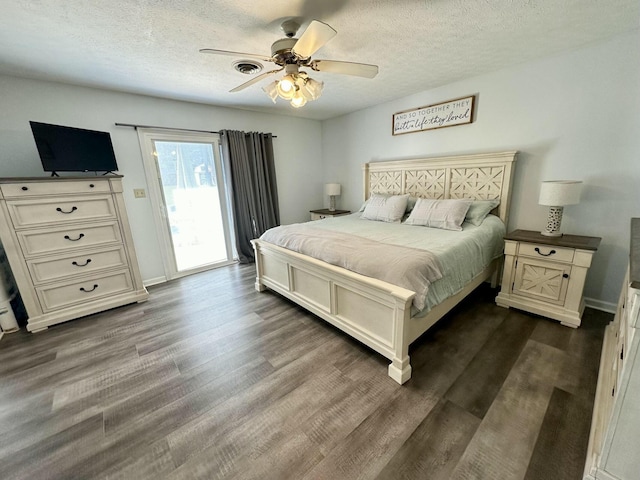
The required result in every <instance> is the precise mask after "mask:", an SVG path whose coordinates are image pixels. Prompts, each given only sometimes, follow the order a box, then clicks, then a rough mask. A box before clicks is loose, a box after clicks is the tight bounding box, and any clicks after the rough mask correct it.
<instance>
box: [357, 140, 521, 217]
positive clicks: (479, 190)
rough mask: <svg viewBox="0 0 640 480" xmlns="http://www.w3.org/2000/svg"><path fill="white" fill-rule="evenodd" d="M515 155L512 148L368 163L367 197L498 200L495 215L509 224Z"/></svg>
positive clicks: (365, 167) (365, 174) (365, 177)
mask: <svg viewBox="0 0 640 480" xmlns="http://www.w3.org/2000/svg"><path fill="white" fill-rule="evenodd" d="M516 154H517V152H516V151H510V152H498V153H479V154H473V155H456V156H448V157H431V158H419V159H411V160H392V161H384V162H370V163H365V164H364V165H363V167H362V168H363V170H364V172H363V173H364V199H365V200H366V199H367V198H369V196H370V195H371V194H372V193H386V194H393V195H402V194H405V193H408V194H410V195H413V196H416V197H422V198H433V199H446V198H470V199H473V200H495V199H499V200H500V205H499V206H498V207H497V212H496V214H497V215H498V216H499V217H500V218H501V219H502V221H503V222H504V223H505V225H506V224H507V221H508V219H509V202H510V200H511V182H512V180H513V162H514V161H515V160H516Z"/></svg>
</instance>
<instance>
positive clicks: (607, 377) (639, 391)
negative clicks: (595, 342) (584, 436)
mask: <svg viewBox="0 0 640 480" xmlns="http://www.w3.org/2000/svg"><path fill="white" fill-rule="evenodd" d="M631 232H632V240H631V255H630V259H631V261H630V265H629V271H628V273H627V276H626V277H625V281H624V284H623V286H622V292H621V294H620V301H619V302H618V308H617V311H616V315H615V317H614V320H613V322H611V323H610V324H609V325H608V326H607V328H606V330H605V335H604V343H603V347H602V355H601V357H600V371H599V375H598V387H597V390H596V398H595V403H594V406H593V418H592V421H591V435H590V438H589V447H588V451H587V462H586V466H585V472H584V478H585V479H589V480H595V479H598V480H601V479H604V480H638V479H639V478H640V450H639V447H638V438H640V357H639V354H638V350H639V348H638V347H639V344H640V334H638V332H637V330H638V329H639V328H640V219H633V220H632V224H631Z"/></svg>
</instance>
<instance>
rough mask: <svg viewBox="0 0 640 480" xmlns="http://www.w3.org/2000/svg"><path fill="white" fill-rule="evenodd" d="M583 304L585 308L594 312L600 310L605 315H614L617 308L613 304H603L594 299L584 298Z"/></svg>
mask: <svg viewBox="0 0 640 480" xmlns="http://www.w3.org/2000/svg"><path fill="white" fill-rule="evenodd" d="M584 304H585V306H586V307H589V308H593V309H594V310H602V311H603V312H607V313H613V314H615V313H616V309H617V308H618V306H617V305H616V304H615V303H611V302H603V301H602V300H597V299H595V298H588V297H584Z"/></svg>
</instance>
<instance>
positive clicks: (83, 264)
mask: <svg viewBox="0 0 640 480" xmlns="http://www.w3.org/2000/svg"><path fill="white" fill-rule="evenodd" d="M71 263H72V264H73V265H75V266H76V267H86V266H87V265H89V264H90V263H91V259H90V258H87V261H86V262H84V263H78V262H76V261H75V260H74V261H73V262H71Z"/></svg>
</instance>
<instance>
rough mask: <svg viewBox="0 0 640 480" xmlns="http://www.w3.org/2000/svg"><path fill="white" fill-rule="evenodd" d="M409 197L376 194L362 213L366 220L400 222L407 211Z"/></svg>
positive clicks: (370, 198) (368, 201)
mask: <svg viewBox="0 0 640 480" xmlns="http://www.w3.org/2000/svg"><path fill="white" fill-rule="evenodd" d="M408 199H409V195H392V196H387V195H380V194H377V193H374V194H373V195H371V197H369V200H367V204H366V206H365V207H364V211H363V212H362V218H364V219H365V220H377V221H380V222H399V221H400V220H401V219H402V216H403V215H404V212H405V210H406V209H407V200H408Z"/></svg>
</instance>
